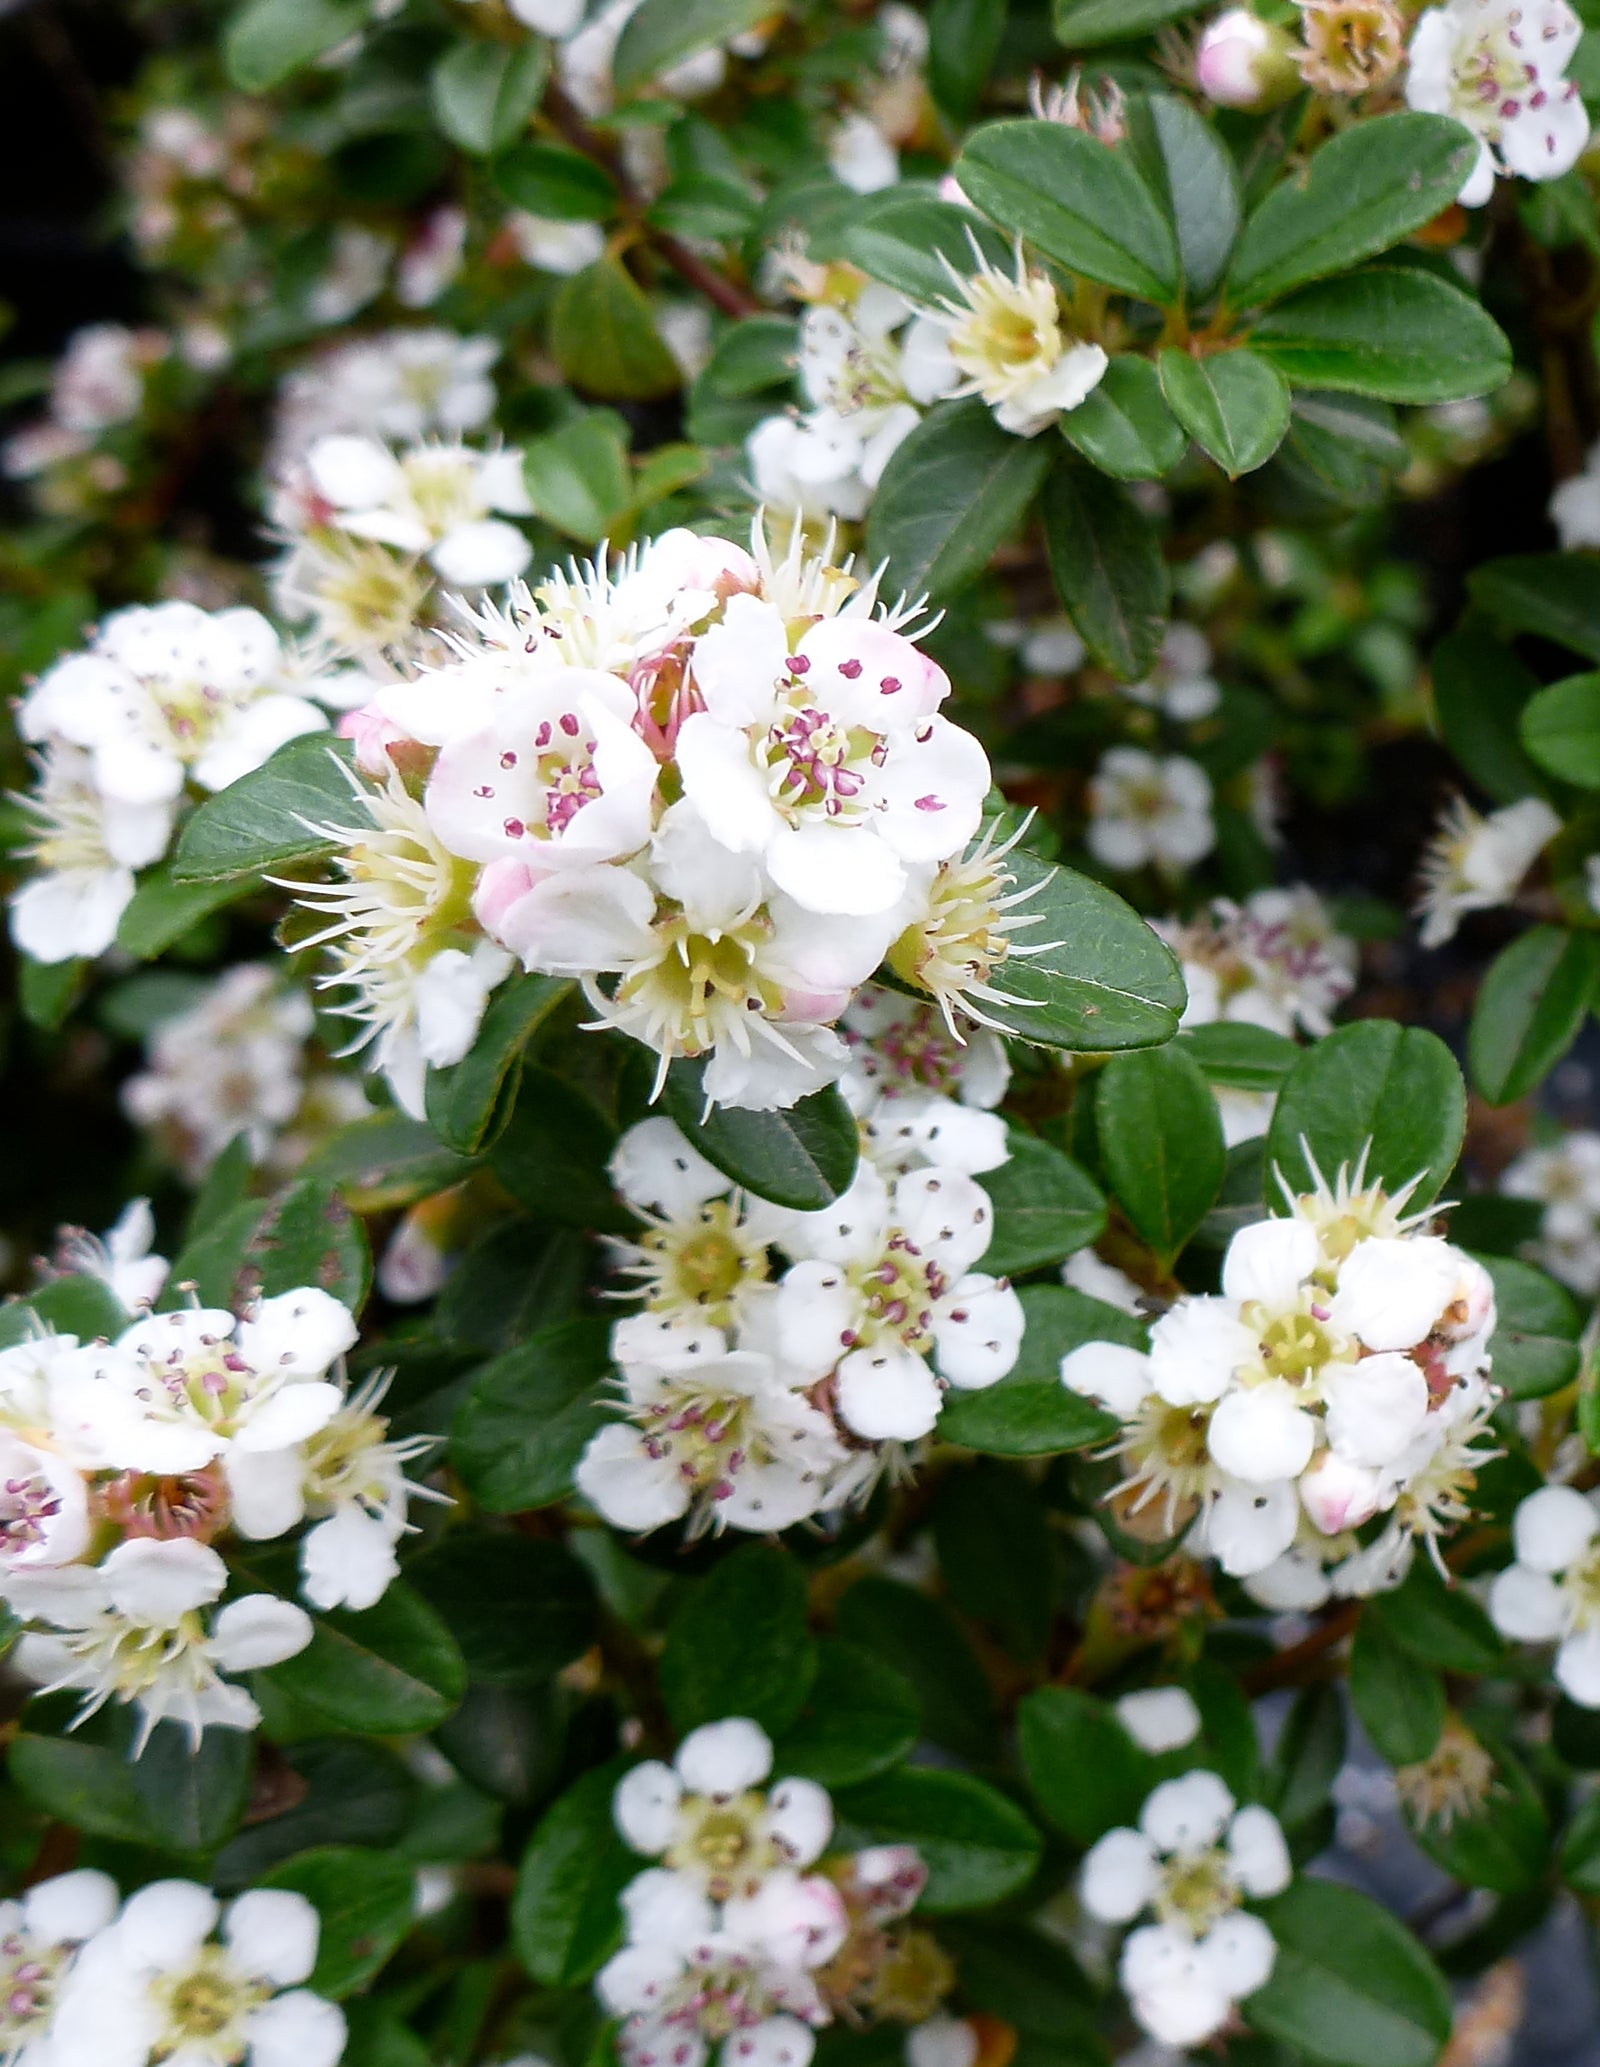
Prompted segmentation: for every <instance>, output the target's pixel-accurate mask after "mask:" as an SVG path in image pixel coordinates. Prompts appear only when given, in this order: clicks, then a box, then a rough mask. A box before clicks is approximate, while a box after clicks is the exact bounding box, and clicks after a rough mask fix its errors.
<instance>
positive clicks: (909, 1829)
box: [834, 1766, 1039, 1916]
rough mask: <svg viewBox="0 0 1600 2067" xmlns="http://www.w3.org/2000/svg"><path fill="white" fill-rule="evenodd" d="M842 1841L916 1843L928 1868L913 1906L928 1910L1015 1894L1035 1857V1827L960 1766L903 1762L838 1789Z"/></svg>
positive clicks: (982, 1904) (848, 1845) (980, 1904)
mask: <svg viewBox="0 0 1600 2067" xmlns="http://www.w3.org/2000/svg"><path fill="white" fill-rule="evenodd" d="M834 1806H835V1809H836V1811H837V1814H838V1818H839V1822H840V1825H841V1826H842V1828H843V1830H844V1831H846V1832H848V1833H851V1835H848V1836H846V1837H845V1839H844V1841H843V1842H844V1848H845V1849H847V1850H848V1849H852V1848H853V1847H854V1845H855V1843H856V1841H857V1840H856V1838H855V1836H854V1833H857V1832H859V1833H861V1835H862V1837H864V1838H865V1839H866V1841H868V1842H873V1841H876V1842H878V1843H881V1844H914V1845H915V1846H916V1848H917V1850H918V1851H919V1852H920V1853H921V1854H922V1858H923V1862H924V1864H925V1865H926V1866H927V1869H928V1884H927V1886H926V1888H925V1889H924V1890H923V1894H922V1899H921V1901H920V1903H919V1904H918V1907H919V1908H920V1909H922V1910H923V1911H924V1912H925V1913H926V1914H928V1915H930V1916H938V1915H943V1914H945V1913H947V1912H948V1911H950V1910H954V1909H982V1908H987V1907H988V1905H989V1904H990V1903H992V1902H998V1901H1001V1900H1003V1899H1004V1898H1005V1896H1007V1895H1011V1894H1015V1893H1016V1892H1017V1890H1018V1889H1019V1888H1022V1887H1025V1886H1026V1885H1027V1883H1028V1882H1029V1881H1030V1880H1031V1879H1032V1878H1033V1872H1034V1868H1035V1867H1036V1866H1037V1865H1038V1863H1039V1833H1038V1832H1037V1831H1036V1830H1035V1829H1034V1827H1033V1825H1032V1824H1031V1823H1030V1822H1029V1821H1028V1818H1027V1817H1026V1816H1025V1815H1024V1814H1023V1813H1022V1811H1021V1810H1020V1809H1019V1808H1017V1807H1016V1806H1015V1804H1014V1803H1012V1802H1011V1801H1009V1800H1007V1798H1006V1796H1005V1795H1003V1794H1001V1793H1000V1792H999V1791H998V1790H997V1789H995V1788H993V1787H990V1786H988V1785H987V1784H986V1783H985V1782H984V1781H982V1780H976V1779H973V1778H972V1777H971V1776H970V1775H969V1774H966V1773H952V1772H945V1771H936V1770H934V1769H931V1768H929V1767H924V1766H905V1767H902V1768H901V1769H900V1770H899V1771H898V1772H893V1773H884V1774H882V1775H881V1776H880V1777H879V1778H878V1779H876V1780H869V1781H867V1782H866V1783H865V1785H863V1786H860V1787H852V1788H849V1789H847V1790H845V1791H844V1792H842V1793H841V1794H840V1795H839V1796H838V1797H837V1799H836V1801H835V1804H834Z"/></svg>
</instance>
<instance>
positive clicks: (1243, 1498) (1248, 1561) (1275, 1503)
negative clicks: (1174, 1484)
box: [1201, 1479, 1300, 1579]
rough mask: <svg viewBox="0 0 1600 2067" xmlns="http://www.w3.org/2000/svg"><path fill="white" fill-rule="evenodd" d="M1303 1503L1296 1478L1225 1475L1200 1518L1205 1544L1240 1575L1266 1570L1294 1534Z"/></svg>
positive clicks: (1238, 1577) (1291, 1540) (1223, 1566)
mask: <svg viewBox="0 0 1600 2067" xmlns="http://www.w3.org/2000/svg"><path fill="white" fill-rule="evenodd" d="M1299 1524H1300V1502H1299V1500H1298V1499H1297V1497H1296V1495H1295V1488H1294V1482H1293V1480H1292V1479H1283V1480H1280V1481H1279V1482H1278V1483H1277V1484H1267V1483H1261V1484H1256V1485H1246V1484H1244V1483H1243V1482H1242V1481H1240V1480H1238V1479H1225V1480H1223V1482H1222V1484H1221V1485H1219V1486H1218V1487H1217V1488H1216V1490H1215V1491H1214V1492H1213V1494H1212V1495H1211V1498H1210V1499H1209V1501H1208V1502H1207V1504H1206V1509H1205V1512H1204V1514H1203V1516H1202V1517H1201V1534H1202V1536H1203V1539H1204V1541H1205V1545H1206V1548H1207V1549H1208V1550H1209V1551H1210V1552H1211V1554H1212V1556H1213V1557H1214V1558H1215V1559H1216V1560H1217V1562H1218V1563H1219V1564H1220V1565H1221V1566H1222V1569H1223V1570H1224V1571H1225V1572H1227V1573H1229V1574H1231V1576H1232V1577H1234V1578H1235V1579H1244V1578H1248V1577H1249V1576H1250V1574H1251V1573H1252V1572H1261V1571H1265V1569H1266V1568H1267V1566H1268V1565H1270V1564H1272V1563H1273V1562H1274V1561H1275V1560H1276V1559H1278V1558H1280V1557H1281V1556H1282V1555H1283V1553H1284V1552H1285V1551H1286V1550H1287V1549H1288V1548H1289V1545H1290V1544H1291V1543H1292V1542H1293V1541H1294V1539H1295V1532H1296V1530H1297V1529H1298V1527H1299Z"/></svg>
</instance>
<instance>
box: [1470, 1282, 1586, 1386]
mask: <svg viewBox="0 0 1600 2067" xmlns="http://www.w3.org/2000/svg"><path fill="white" fill-rule="evenodd" d="M1478 1261H1479V1262H1480V1263H1481V1264H1482V1265H1483V1267H1484V1269H1485V1270H1487V1271H1488V1273H1489V1275H1490V1277H1491V1278H1492V1279H1493V1280H1494V1303H1495V1316H1496V1317H1495V1327H1494V1336H1493V1340H1492V1342H1491V1344H1490V1347H1491V1349H1492V1351H1493V1355H1494V1382H1495V1384H1496V1385H1498V1386H1501V1387H1502V1388H1503V1389H1504V1390H1505V1392H1506V1394H1507V1395H1508V1396H1509V1397H1510V1398H1511V1399H1514V1400H1531V1399H1543V1398H1545V1397H1546V1396H1547V1395H1548V1394H1550V1393H1552V1392H1560V1391H1562V1390H1563V1388H1565V1387H1566V1386H1568V1385H1570V1384H1571V1383H1572V1382H1573V1380H1574V1379H1575V1378H1576V1377H1577V1375H1578V1370H1579V1365H1580V1361H1581V1359H1580V1356H1579V1352H1578V1337H1579V1335H1580V1334H1581V1332H1582V1329H1583V1314H1582V1313H1581V1311H1580V1310H1579V1308H1578V1305H1577V1302H1576V1301H1575V1300H1574V1299H1573V1297H1572V1295H1571V1294H1570V1293H1569V1292H1568V1291H1567V1289H1566V1287H1565V1286H1564V1285H1558V1284H1557V1283H1556V1281H1555V1279H1554V1278H1549V1277H1546V1276H1545V1274H1544V1272H1543V1271H1542V1270H1536V1269H1535V1268H1534V1267H1533V1265H1532V1264H1531V1263H1519V1262H1516V1261H1515V1260H1514V1259H1512V1258H1511V1257H1508V1256H1480V1257H1479V1258H1478Z"/></svg>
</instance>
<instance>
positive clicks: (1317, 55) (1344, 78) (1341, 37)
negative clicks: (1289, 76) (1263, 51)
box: [1296, 0, 1406, 94]
mask: <svg viewBox="0 0 1600 2067" xmlns="http://www.w3.org/2000/svg"><path fill="white" fill-rule="evenodd" d="M1299 6H1300V35H1301V38H1302V40H1303V42H1304V45H1305V47H1304V49H1303V50H1300V51H1298V52H1296V61H1297V63H1298V64H1299V67H1300V76H1301V78H1302V79H1303V80H1304V81H1305V83H1306V84H1307V86H1309V87H1310V88H1311V90H1312V92H1313V93H1340V94H1356V93H1369V92H1371V91H1372V90H1373V89H1374V88H1376V87H1380V86H1383V85H1386V84H1387V83H1388V81H1389V80H1390V79H1392V78H1393V77H1394V75H1395V73H1396V72H1398V71H1399V69H1400V66H1401V63H1402V62H1403V60H1404V57H1405V39H1406V25H1405V17H1404V15H1403V14H1402V13H1401V11H1400V8H1399V6H1398V5H1397V4H1396V0H1299Z"/></svg>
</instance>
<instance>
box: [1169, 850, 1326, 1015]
mask: <svg viewBox="0 0 1600 2067" xmlns="http://www.w3.org/2000/svg"><path fill="white" fill-rule="evenodd" d="M1152 923H1153V924H1154V925H1155V929H1156V931H1157V932H1158V933H1159V934H1160V935H1161V937H1162V939H1163V940H1165V941H1166V942H1167V944H1168V946H1169V947H1170V948H1171V949H1172V951H1173V953H1174V954H1175V955H1176V956H1177V957H1178V959H1179V961H1180V962H1181V963H1182V965H1183V980H1184V985H1185V988H1186V989H1187V991H1188V993H1189V1002H1188V1005H1187V1006H1186V1008H1185V1010H1184V1015H1183V1023H1184V1025H1185V1026H1209V1025H1211V1024H1213V1023H1215V1022H1216V1021H1218V1020H1242V1021H1244V1022H1246V1023H1247V1024H1249V1025H1252V1026H1264V1027H1267V1028H1269V1029H1270V1030H1271V1031H1272V1032H1273V1033H1281V1034H1291V1035H1292V1034H1296V1033H1303V1034H1310V1035H1312V1036H1314V1037H1315V1036H1320V1035H1322V1034H1325V1033H1327V1032H1329V1030H1330V1029H1331V1027H1332V1025H1333V1018H1332V1015H1333V1012H1334V1010H1335V1009H1336V1008H1337V1006H1338V1005H1339V1004H1341V1003H1342V1001H1343V1000H1344V999H1345V998H1347V997H1348V996H1349V994H1350V992H1351V991H1352V990H1353V989H1354V988H1355V980H1356V963H1357V957H1356V946H1355V942H1354V941H1353V940H1349V939H1346V938H1345V937H1344V936H1343V935H1342V934H1340V933H1338V932H1336V931H1335V930H1334V926H1333V920H1332V917H1331V915H1330V914H1329V912H1328V908H1327V906H1326V905H1325V904H1324V903H1323V901H1322V899H1321V898H1320V897H1319V896H1318V895H1317V893H1316V892H1315V891H1314V890H1310V889H1307V888H1306V887H1305V886H1304V885H1303V884H1302V885H1297V886H1296V887H1294V888H1292V889H1271V890H1256V891H1253V892H1252V893H1251V894H1250V896H1249V897H1247V898H1246V899H1245V900H1244V902H1243V903H1242V904H1235V903H1233V902H1232V901H1231V900H1229V899H1227V898H1220V897H1219V898H1217V899H1215V900H1214V901H1213V902H1212V904H1211V905H1210V906H1209V907H1208V908H1207V909H1206V910H1205V911H1204V912H1202V913H1200V914H1198V915H1197V916H1196V917H1194V918H1192V919H1189V920H1187V921H1185V922H1182V923H1180V922H1178V921H1176V920H1172V919H1167V920H1156V921H1153V922H1152Z"/></svg>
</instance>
